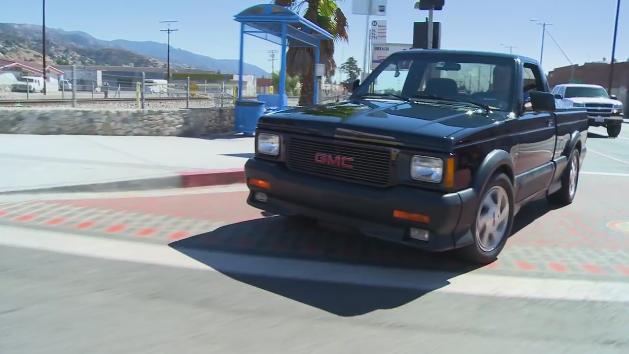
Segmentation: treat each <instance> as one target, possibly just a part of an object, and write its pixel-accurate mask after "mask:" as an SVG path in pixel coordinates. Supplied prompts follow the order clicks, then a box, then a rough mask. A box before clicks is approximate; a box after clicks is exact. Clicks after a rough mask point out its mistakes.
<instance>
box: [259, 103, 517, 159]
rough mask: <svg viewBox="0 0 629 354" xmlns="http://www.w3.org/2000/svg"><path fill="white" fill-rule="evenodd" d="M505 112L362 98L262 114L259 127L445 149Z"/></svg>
mask: <svg viewBox="0 0 629 354" xmlns="http://www.w3.org/2000/svg"><path fill="white" fill-rule="evenodd" d="M504 114H505V113H504V112H499V113H496V112H494V113H486V112H484V110H478V109H476V108H473V107H472V106H463V105H453V104H447V103H436V102H400V101H378V100H360V101H348V102H340V103H334V104H327V105H317V106H311V107H303V108H295V109H289V110H285V111H280V112H277V113H274V114H270V115H267V116H264V117H262V118H261V119H260V122H259V127H260V128H262V129H274V130H284V131H290V132H295V133H304V134H308V135H318V136H325V137H335V138H338V139H348V140H365V141H373V142H378V143H382V144H387V145H399V146H408V147H414V148H418V149H427V150H434V149H438V150H442V151H447V150H450V149H451V148H452V145H453V143H454V140H455V136H456V133H457V132H460V131H462V130H464V129H470V128H477V127H482V126H486V125H488V124H492V123H494V122H496V120H502V119H503V118H504Z"/></svg>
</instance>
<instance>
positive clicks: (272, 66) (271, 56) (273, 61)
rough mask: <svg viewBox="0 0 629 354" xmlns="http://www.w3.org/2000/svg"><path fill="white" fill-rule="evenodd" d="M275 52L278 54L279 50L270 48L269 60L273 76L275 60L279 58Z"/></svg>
mask: <svg viewBox="0 0 629 354" xmlns="http://www.w3.org/2000/svg"><path fill="white" fill-rule="evenodd" d="M275 54H277V50H275V49H273V50H269V57H270V59H269V61H270V62H271V76H273V74H275V61H276V60H277V58H276V57H275Z"/></svg>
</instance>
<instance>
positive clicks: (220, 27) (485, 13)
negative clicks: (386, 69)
mask: <svg viewBox="0 0 629 354" xmlns="http://www.w3.org/2000/svg"><path fill="white" fill-rule="evenodd" d="M4 1H6V2H7V3H6V4H4V5H3V6H2V10H1V11H0V22H15V23H32V24H40V23H41V0H19V1H8V0H4ZM269 2H270V1H264V0H262V1H261V0H177V1H173V0H171V1H165V0H106V1H79V0H48V1H47V26H48V27H54V28H61V29H65V30H81V31H85V32H87V33H90V34H91V35H93V36H95V37H97V38H100V39H107V40H110V39H119V38H122V39H129V40H140V41H142V40H151V41H158V42H166V35H165V34H164V33H162V32H159V29H160V26H161V24H160V23H158V21H159V20H171V19H174V20H179V21H181V22H180V23H178V24H177V25H176V27H177V28H178V29H179V32H177V33H175V34H174V35H173V37H172V45H173V46H174V47H179V48H183V49H186V50H190V51H193V52H197V53H200V54H204V55H208V56H211V57H215V58H237V57H238V41H239V26H238V24H237V23H236V22H235V21H234V20H233V16H234V15H235V14H236V13H238V12H240V11H241V10H243V9H245V8H247V7H249V6H251V5H255V4H259V3H269ZM339 3H340V4H341V7H342V9H343V10H344V11H345V13H346V14H347V15H348V19H349V26H350V29H349V35H350V40H349V42H348V43H340V44H339V45H338V46H337V51H336V59H337V62H342V61H344V60H345V59H346V58H347V57H349V56H354V57H356V59H357V60H358V61H359V63H362V53H363V43H364V33H365V17H364V16H359V15H352V14H351V7H352V6H351V0H340V1H339ZM413 4H414V0H389V1H388V14H387V16H386V17H383V18H381V19H386V20H388V26H389V33H388V41H389V42H400V43H404V42H408V43H410V42H412V35H413V22H414V21H423V20H424V18H425V17H426V16H427V13H426V12H425V11H422V12H420V11H417V10H414V9H413ZM615 8H616V0H596V1H590V0H527V1H521V0H520V1H516V0H476V1H473V0H446V5H445V8H444V11H440V12H436V15H435V20H437V21H441V22H442V23H443V35H442V48H447V49H474V50H483V51H508V49H506V48H504V47H502V46H501V44H505V45H513V46H515V47H516V48H515V49H514V52H516V53H519V54H523V55H527V56H531V57H533V58H536V59H539V52H540V41H541V28H540V27H539V26H537V25H535V24H533V23H531V22H530V21H529V19H531V18H538V19H542V20H545V21H547V22H551V23H553V25H552V26H550V27H549V30H550V33H551V34H552V35H553V36H554V38H555V39H556V40H557V41H558V43H559V44H560V45H561V46H562V48H563V49H564V50H565V51H566V53H567V54H568V56H569V57H570V59H571V60H572V61H573V62H575V63H579V64H581V63H583V62H589V61H599V60H602V59H603V57H605V58H607V60H609V58H610V56H611V40H612V33H613V22H614V15H615ZM618 32H619V33H618V44H617V49H616V57H617V59H618V60H621V61H624V60H627V58H629V1H627V0H625V1H624V3H622V4H621V14H620V22H619V26H618ZM245 46H246V48H247V52H246V60H247V61H248V62H250V63H252V64H256V65H259V66H261V67H262V68H264V69H266V70H267V71H270V70H271V64H270V62H269V61H268V52H267V51H268V50H270V49H274V48H277V47H276V46H274V45H272V44H267V43H266V42H263V41H261V40H257V39H255V38H252V37H250V38H249V39H247V40H246V43H245ZM564 65H568V62H567V60H566V59H565V58H564V56H563V55H562V54H561V52H560V51H559V49H558V48H557V46H556V45H555V44H554V43H553V42H552V40H551V39H550V38H547V40H546V50H545V52H544V68H545V70H547V71H548V70H551V69H552V68H555V67H558V66H564Z"/></svg>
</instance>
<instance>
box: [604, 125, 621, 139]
mask: <svg viewBox="0 0 629 354" xmlns="http://www.w3.org/2000/svg"><path fill="white" fill-rule="evenodd" d="M621 129H622V123H609V124H607V135H609V137H610V138H615V137H617V136H618V135H620V130H621Z"/></svg>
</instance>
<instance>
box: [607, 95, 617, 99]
mask: <svg viewBox="0 0 629 354" xmlns="http://www.w3.org/2000/svg"><path fill="white" fill-rule="evenodd" d="M609 98H611V99H612V100H617V99H618V96H616V95H609Z"/></svg>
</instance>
